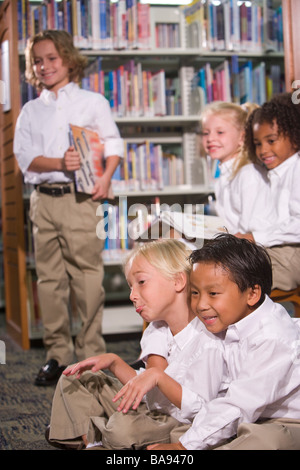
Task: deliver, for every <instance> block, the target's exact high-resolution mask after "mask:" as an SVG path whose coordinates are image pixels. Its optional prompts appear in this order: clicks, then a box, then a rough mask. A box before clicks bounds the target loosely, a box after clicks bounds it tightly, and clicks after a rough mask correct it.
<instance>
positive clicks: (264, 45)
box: [17, 0, 283, 56]
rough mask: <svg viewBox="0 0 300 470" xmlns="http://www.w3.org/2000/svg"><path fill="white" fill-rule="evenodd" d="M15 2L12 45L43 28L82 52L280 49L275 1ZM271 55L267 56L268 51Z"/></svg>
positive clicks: (279, 17) (21, 45) (199, 52)
mask: <svg viewBox="0 0 300 470" xmlns="http://www.w3.org/2000/svg"><path fill="white" fill-rule="evenodd" d="M17 3H18V44H19V52H20V53H22V52H23V51H24V48H25V46H26V40H27V38H28V37H30V36H32V35H34V34H36V33H37V32H39V31H41V30H43V29H65V30H67V31H69V32H70V34H72V35H73V38H74V44H75V46H76V47H78V48H80V49H83V50H85V54H87V55H89V54H90V55H96V54H101V55H106V54H111V51H113V50H117V51H119V53H121V54H122V55H126V54H128V55H132V54H134V55H147V54H153V53H154V52H155V54H156V55H165V56H167V55H173V56H174V55H178V54H179V55H203V54H204V55H205V53H208V52H209V56H211V55H212V52H213V53H214V54H218V55H220V54H221V53H222V51H223V53H224V54H228V53H230V52H232V53H238V54H244V55H249V54H251V55H259V54H265V53H269V52H272V53H273V54H274V53H275V54H276V53H279V54H280V53H281V54H282V52H283V30H282V7H281V1H279V0H252V1H239V0H220V1H218V2H216V1H215V0H193V1H192V2H191V3H190V4H189V5H186V6H182V7H174V6H150V5H149V4H143V3H140V2H139V0H118V1H117V2H112V1H111V0H88V1H87V0H61V1H56V0H43V1H42V2H29V0H17ZM273 54H272V55H273Z"/></svg>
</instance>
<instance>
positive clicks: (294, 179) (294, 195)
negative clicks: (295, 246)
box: [252, 153, 300, 246]
mask: <svg viewBox="0 0 300 470" xmlns="http://www.w3.org/2000/svg"><path fill="white" fill-rule="evenodd" d="M267 176H268V179H269V184H268V188H267V189H268V192H267V197H268V198H269V199H270V201H271V203H272V209H273V210H272V212H270V213H269V216H268V218H267V222H268V225H267V227H266V226H261V225H259V224H256V226H255V227H253V230H252V233H253V236H254V239H255V241H256V242H257V243H260V244H262V245H264V246H274V245H283V244H292V243H300V184H299V182H300V156H299V154H298V153H295V154H294V155H293V156H291V157H290V158H288V159H287V160H285V161H284V162H283V163H281V164H280V165H279V166H277V167H276V168H274V169H273V170H269V171H268V173H267ZM257 207H258V210H259V206H257Z"/></svg>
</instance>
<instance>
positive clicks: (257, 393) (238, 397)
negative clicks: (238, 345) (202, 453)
mask: <svg viewBox="0 0 300 470" xmlns="http://www.w3.org/2000/svg"><path fill="white" fill-rule="evenodd" d="M251 349H252V350H251ZM251 349H250V350H249V354H248V355H247V357H246V358H245V359H244V362H243V364H242V369H241V371H240V373H239V375H238V377H237V379H235V380H233V381H232V382H231V384H230V385H229V388H228V391H227V393H226V395H225V396H224V397H219V398H216V399H215V400H212V401H211V402H209V403H207V404H206V405H205V406H203V407H202V408H201V409H200V411H199V413H198V414H197V415H196V417H195V419H194V421H193V424H192V426H191V428H190V429H189V430H188V431H187V432H186V433H185V434H184V435H183V436H182V437H181V438H180V441H181V443H182V445H183V446H184V447H185V448H186V449H188V450H193V449H195V450H201V449H208V448H210V447H212V446H216V445H219V444H221V442H222V441H223V440H224V439H228V438H230V437H232V436H234V435H235V434H236V432H237V427H238V425H239V424H240V423H242V422H248V423H249V422H255V421H257V419H258V418H259V417H261V416H262V417H271V416H272V405H273V404H274V405H273V408H274V412H275V410H276V402H279V401H280V402H281V405H282V401H283V400H284V398H286V397H287V396H288V395H289V394H290V393H291V392H292V391H293V390H295V388H296V389H299V372H297V371H296V368H295V367H294V366H293V355H292V354H291V348H290V347H289V346H288V345H286V344H284V343H279V342H278V341H276V340H273V341H261V342H260V344H257V343H256V345H255V346H253V347H252V348H251ZM267 406H268V410H269V411H268V412H267V413H266V412H265V409H266V407H267ZM268 413H269V414H270V416H269V415H268Z"/></svg>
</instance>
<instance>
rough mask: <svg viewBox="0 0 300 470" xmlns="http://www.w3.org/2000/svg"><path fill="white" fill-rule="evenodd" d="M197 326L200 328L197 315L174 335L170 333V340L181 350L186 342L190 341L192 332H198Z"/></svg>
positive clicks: (200, 324)
mask: <svg viewBox="0 0 300 470" xmlns="http://www.w3.org/2000/svg"><path fill="white" fill-rule="evenodd" d="M199 328H200V329H202V323H201V322H200V320H199V318H198V317H195V318H194V319H193V320H192V321H190V322H189V324H188V325H187V326H186V327H185V328H183V330H181V331H179V333H177V334H176V335H175V336H173V335H172V340H171V342H172V343H175V344H176V346H177V347H178V348H179V349H180V350H182V349H183V348H184V347H185V345H186V343H187V342H188V341H190V339H191V337H192V336H193V335H194V334H198V332H199Z"/></svg>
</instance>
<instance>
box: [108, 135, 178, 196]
mask: <svg viewBox="0 0 300 470" xmlns="http://www.w3.org/2000/svg"><path fill="white" fill-rule="evenodd" d="M179 148H180V147H179ZM181 184H184V169H183V159H182V156H181V155H179V154H175V153H173V152H166V151H164V150H163V147H162V145H160V144H158V145H155V144H154V143H153V142H150V141H148V140H146V141H145V142H144V143H140V144H136V143H128V142H125V143H124V158H123V160H122V162H121V164H120V165H119V167H118V169H117V170H116V171H115V174H114V175H113V177H112V188H113V191H114V192H115V193H130V192H132V191H154V190H158V191H159V190H163V189H164V188H165V187H166V186H177V185H181Z"/></svg>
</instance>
